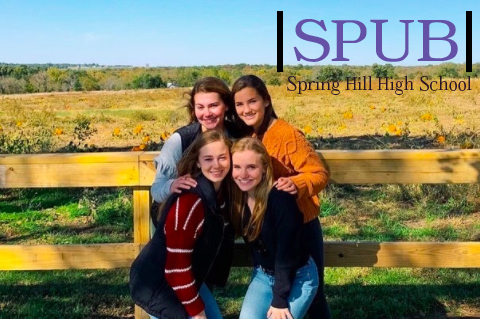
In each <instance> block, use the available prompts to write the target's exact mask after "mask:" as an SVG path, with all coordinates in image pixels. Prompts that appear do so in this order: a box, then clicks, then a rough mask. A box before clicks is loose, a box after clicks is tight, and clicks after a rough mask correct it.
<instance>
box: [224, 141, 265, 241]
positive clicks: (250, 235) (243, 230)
mask: <svg viewBox="0 0 480 319" xmlns="http://www.w3.org/2000/svg"><path fill="white" fill-rule="evenodd" d="M247 150H248V151H252V152H254V153H256V154H258V155H260V162H261V163H262V166H263V168H264V170H265V173H264V174H263V176H262V180H261V182H260V184H258V185H257V187H256V188H255V191H254V198H255V205H254V208H253V212H252V216H251V218H250V220H249V222H248V224H247V225H244V222H243V220H244V219H243V218H244V211H245V205H246V202H247V201H246V200H247V193H246V192H242V191H241V190H240V188H238V186H237V185H236V184H235V183H234V184H235V185H234V190H233V213H232V215H233V216H232V223H233V227H234V228H235V233H236V235H237V236H245V237H247V239H248V241H253V240H255V239H256V238H258V236H259V235H260V231H261V230H262V226H263V220H264V218H265V212H266V211H267V202H268V195H269V194H270V190H271V189H272V185H273V167H272V161H271V159H270V155H268V152H267V150H266V149H265V146H263V144H262V143H261V142H260V141H259V140H257V139H255V138H251V137H246V138H242V139H241V140H239V141H237V142H236V143H234V144H233V146H232V148H231V153H232V155H233V154H235V153H237V152H243V151H247ZM232 164H233V163H232ZM232 166H233V165H232Z"/></svg>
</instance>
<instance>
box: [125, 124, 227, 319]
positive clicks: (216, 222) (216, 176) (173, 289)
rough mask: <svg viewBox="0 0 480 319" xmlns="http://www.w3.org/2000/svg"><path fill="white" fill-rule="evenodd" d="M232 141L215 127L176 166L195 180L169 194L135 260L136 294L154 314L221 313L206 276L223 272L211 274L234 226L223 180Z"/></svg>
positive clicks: (199, 318)
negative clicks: (190, 187) (189, 186)
mask: <svg viewBox="0 0 480 319" xmlns="http://www.w3.org/2000/svg"><path fill="white" fill-rule="evenodd" d="M230 146H231V142H230V141H229V140H228V139H227V138H226V137H225V136H224V135H223V134H222V133H220V132H218V131H215V130H212V131H207V132H205V133H203V134H202V135H200V136H199V137H198V138H197V139H196V140H195V142H194V143H193V144H192V145H191V147H190V148H189V149H188V150H187V152H186V155H185V156H184V157H183V158H182V160H181V161H180V163H179V165H178V172H179V176H184V175H185V174H187V173H188V174H190V176H192V177H193V178H195V180H196V182H197V186H196V187H194V188H192V189H190V190H185V191H183V192H182V193H181V194H173V195H172V196H170V198H169V199H168V200H167V201H166V203H165V205H164V206H163V207H162V208H161V217H160V220H159V223H158V227H157V230H156V232H155V234H154V236H153V238H152V240H151V241H150V242H149V243H148V244H147V245H146V247H145V248H144V249H143V250H142V252H141V253H140V255H139V256H138V257H137V259H136V260H135V262H134V264H133V265H132V268H131V273H130V288H131V293H132V297H133V299H134V300H135V302H136V303H137V304H138V305H139V306H140V307H142V308H143V309H145V311H146V312H147V313H149V314H150V315H151V317H152V318H174V319H177V318H178V319H187V318H193V319H206V318H208V319H220V318H222V317H221V314H220V311H219V309H218V306H217V304H216V302H215V300H214V299H213V297H212V295H211V293H210V291H209V289H208V288H207V286H206V285H205V283H204V282H205V280H206V279H207V276H208V277H209V279H211V278H210V277H211V275H214V276H215V275H218V273H220V272H221V271H219V272H217V270H215V272H216V273H215V274H209V273H210V272H212V266H214V265H213V264H214V260H215V258H216V256H217V254H218V252H219V249H220V245H221V242H222V240H223V239H224V238H225V237H228V236H229V234H228V232H229V229H231V226H228V219H227V218H228V208H229V207H230V205H229V204H228V203H226V200H227V196H226V190H228V185H227V181H224V179H225V177H226V176H227V175H228V174H229V172H230ZM222 262H224V261H222ZM215 263H217V261H215ZM230 264H231V262H230V263H229V262H228V261H226V263H225V265H226V266H227V267H229V266H230ZM213 268H215V267H213ZM227 274H228V270H227Z"/></svg>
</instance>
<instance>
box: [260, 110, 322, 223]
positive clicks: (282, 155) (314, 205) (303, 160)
mask: <svg viewBox="0 0 480 319" xmlns="http://www.w3.org/2000/svg"><path fill="white" fill-rule="evenodd" d="M262 143H263V145H265V148H266V149H267V152H268V154H270V157H271V158H272V164H273V176H274V179H275V180H277V179H278V178H280V177H290V178H291V179H292V181H293V182H294V183H295V186H296V187H297V190H298V194H297V204H298V207H299V208H300V211H301V212H302V213H303V215H304V222H305V223H307V222H309V221H311V220H313V219H314V218H317V217H318V215H319V213H320V201H319V198H318V193H319V192H320V191H322V190H323V189H324V188H325V186H327V183H328V179H329V177H330V173H329V172H328V171H327V169H326V168H325V166H324V165H323V163H322V161H321V160H320V158H319V157H318V154H317V153H316V152H315V150H314V149H313V147H312V145H311V144H310V143H309V142H308V141H307V139H306V138H305V136H304V135H303V133H302V132H300V131H299V130H298V129H296V128H294V127H293V126H291V125H290V124H288V123H287V122H285V121H283V120H280V119H277V120H276V121H275V123H273V125H272V126H271V127H270V128H269V129H268V130H267V132H265V134H264V135H263V138H262Z"/></svg>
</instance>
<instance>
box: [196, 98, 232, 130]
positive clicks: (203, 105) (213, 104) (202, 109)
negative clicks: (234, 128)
mask: <svg viewBox="0 0 480 319" xmlns="http://www.w3.org/2000/svg"><path fill="white" fill-rule="evenodd" d="M194 102H195V103H194V111H195V117H196V118H197V120H198V122H199V123H200V124H201V125H202V131H203V132H205V131H207V130H213V129H220V130H223V122H224V119H225V112H226V111H227V107H226V106H225V103H224V102H223V100H222V98H221V97H220V94H218V93H216V92H209V93H206V92H198V93H197V94H195V96H194Z"/></svg>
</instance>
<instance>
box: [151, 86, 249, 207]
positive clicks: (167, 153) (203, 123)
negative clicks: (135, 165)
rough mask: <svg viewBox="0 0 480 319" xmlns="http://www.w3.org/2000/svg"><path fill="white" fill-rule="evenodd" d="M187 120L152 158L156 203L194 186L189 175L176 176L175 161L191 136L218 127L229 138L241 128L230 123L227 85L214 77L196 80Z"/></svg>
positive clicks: (231, 114) (231, 111) (238, 134)
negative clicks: (154, 171)
mask: <svg viewBox="0 0 480 319" xmlns="http://www.w3.org/2000/svg"><path fill="white" fill-rule="evenodd" d="M186 107H187V109H188V112H189V115H190V123H189V124H188V125H187V126H184V127H182V128H180V129H178V130H177V131H175V133H173V134H172V135H171V136H170V137H169V138H168V139H167V141H166V142H165V144H164V145H163V148H162V151H161V152H160V154H159V155H158V156H157V157H156V158H155V160H154V162H155V166H156V169H157V172H156V175H155V180H154V182H153V184H152V188H151V192H152V196H153V199H154V200H155V202H157V203H161V202H164V201H165V200H166V199H167V198H168V196H169V195H170V194H172V193H180V192H181V190H182V189H189V188H191V187H195V186H196V185H197V183H196V181H195V180H194V179H193V178H191V177H190V176H189V175H185V176H178V173H177V163H178V161H179V160H180V158H181V157H182V155H183V153H184V151H185V150H186V149H187V148H188V146H190V144H192V142H193V141H194V140H195V138H196V137H197V136H198V135H200V134H201V133H202V132H205V131H207V130H219V131H221V132H223V133H226V135H227V136H228V137H230V138H238V137H242V135H243V134H242V130H241V129H240V128H237V127H236V126H235V125H234V124H233V123H234V120H235V107H234V105H233V100H232V96H231V92H230V89H229V88H228V86H227V84H226V83H225V82H224V81H223V80H221V79H218V78H214V77H206V78H203V79H201V80H199V81H197V82H196V83H195V85H194V87H193V89H192V91H191V93H190V99H189V102H188V104H187V105H186Z"/></svg>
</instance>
